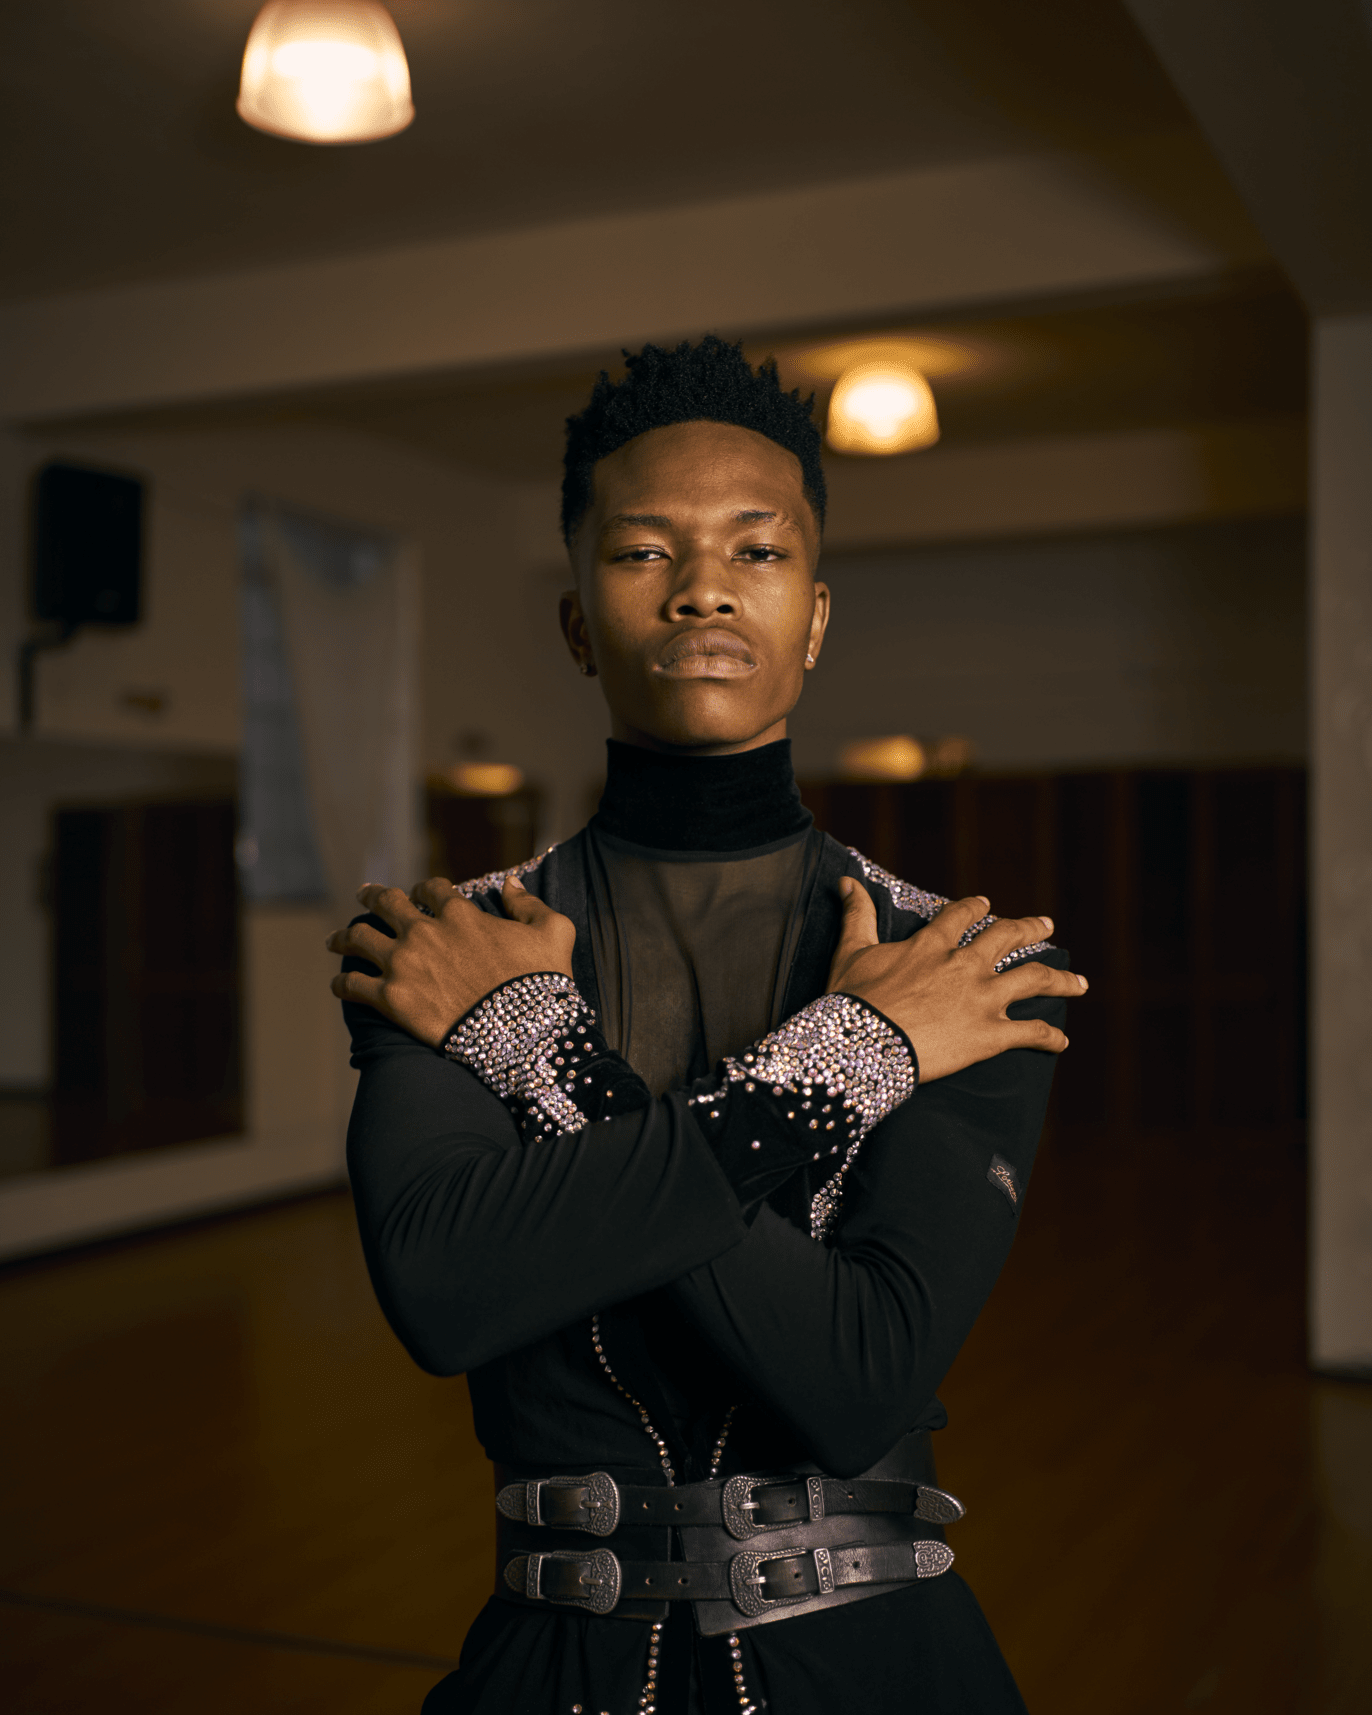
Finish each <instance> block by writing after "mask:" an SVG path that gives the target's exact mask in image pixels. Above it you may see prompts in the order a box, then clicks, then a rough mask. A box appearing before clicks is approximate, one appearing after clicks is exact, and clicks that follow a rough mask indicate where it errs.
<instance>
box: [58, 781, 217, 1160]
mask: <svg viewBox="0 0 1372 1715" xmlns="http://www.w3.org/2000/svg"><path fill="white" fill-rule="evenodd" d="M234 827H235V807H234V804H233V802H232V801H231V800H229V799H223V800H215V801H210V802H202V803H184V802H178V803H165V804H125V805H118V806H115V807H110V808H103V807H102V808H82V809H70V810H62V811H59V812H58V813H57V816H56V819H55V837H54V854H55V855H54V889H53V915H54V955H55V956H54V985H53V987H54V1041H55V1053H54V1078H53V1157H54V1160H55V1161H56V1162H58V1163H59V1164H60V1163H67V1162H75V1161H90V1160H94V1159H96V1158H98V1157H101V1156H106V1155H116V1154H121V1153H123V1152H125V1151H128V1150H135V1149H154V1148H162V1147H167V1146H169V1145H172V1144H178V1143H190V1142H193V1141H195V1140H196V1139H197V1138H204V1137H222V1136H227V1135H231V1134H233V1133H235V1132H239V1131H241V1130H242V1129H243V1077H242V1043H241V1023H240V1014H241V993H240V988H241V984H240V968H239V947H238V883H237V876H236V872H235V868H234V859H233V843H234Z"/></svg>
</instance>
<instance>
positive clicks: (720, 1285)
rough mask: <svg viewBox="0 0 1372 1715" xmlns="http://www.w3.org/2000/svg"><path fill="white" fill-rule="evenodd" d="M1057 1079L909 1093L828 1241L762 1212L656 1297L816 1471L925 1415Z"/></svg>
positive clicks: (874, 1454)
mask: <svg viewBox="0 0 1372 1715" xmlns="http://www.w3.org/2000/svg"><path fill="white" fill-rule="evenodd" d="M1043 962H1044V963H1045V964H1052V965H1055V966H1057V967H1059V968H1065V967H1066V965H1067V955H1066V954H1065V953H1062V952H1060V951H1058V950H1056V949H1054V950H1053V951H1052V952H1049V953H1047V954H1045V955H1044V956H1043ZM1010 1011H1011V1016H1012V1017H1015V1018H1046V1019H1047V1020H1048V1021H1049V1022H1050V1023H1053V1024H1056V1025H1058V1026H1061V1025H1062V1023H1063V1021H1064V1015H1065V1011H1066V1007H1065V1003H1064V1002H1062V1001H1060V1000H1050V999H1042V1000H1034V1001H1024V1002H1020V1003H1018V1004H1016V1005H1015V1006H1013V1007H1012V1008H1011V1009H1010ZM1055 1064H1056V1061H1055V1057H1054V1056H1053V1055H1051V1054H1046V1053H1041V1052H1036V1051H1033V1050H1027V1049H1017V1050H1014V1051H1012V1052H1010V1053H1007V1054H1002V1055H999V1056H998V1057H997V1058H996V1059H994V1060H987V1061H983V1062H982V1063H981V1064H979V1065H976V1066H970V1067H968V1068H967V1069H966V1070H965V1071H963V1072H960V1073H957V1074H956V1075H955V1076H952V1077H948V1078H942V1079H939V1080H938V1081H937V1082H935V1083H932V1084H927V1085H923V1086H921V1088H920V1089H919V1090H918V1091H917V1092H916V1094H915V1095H914V1097H913V1098H912V1099H911V1100H910V1101H908V1102H906V1103H904V1104H903V1105H902V1106H901V1107H899V1108H897V1109H896V1111H895V1112H894V1113H892V1114H891V1115H890V1117H889V1118H888V1119H886V1120H885V1121H884V1122H883V1123H882V1124H881V1125H879V1126H878V1127H877V1128H876V1129H875V1130H874V1131H873V1132H872V1134H871V1135H870V1137H868V1138H867V1140H866V1141H865V1142H864V1144H863V1146H862V1149H861V1151H860V1153H859V1154H858V1156H857V1158H856V1159H855V1160H854V1162H853V1166H852V1169H851V1170H850V1172H849V1174H848V1177H847V1185H846V1188H845V1191H844V1198H843V1205H842V1212H841V1216H840V1219H839V1221H838V1224H837V1227H836V1229H835V1232H834V1236H833V1238H832V1239H831V1241H830V1242H829V1243H827V1244H817V1243H815V1242H814V1241H813V1240H812V1239H810V1238H808V1237H807V1236H806V1235H805V1234H804V1233H803V1232H801V1231H800V1230H799V1229H798V1228H797V1227H796V1226H795V1225H794V1224H793V1223H792V1222H791V1221H788V1220H786V1219H784V1218H783V1217H782V1216H780V1215H778V1214H777V1213H775V1211H774V1210H772V1209H770V1208H764V1209H763V1210H762V1211H761V1213H760V1214H759V1215H758V1217H757V1219H756V1220H755V1221H754V1222H753V1223H752V1225H751V1227H750V1228H749V1231H748V1233H747V1236H746V1237H745V1238H744V1239H743V1241H742V1242H741V1243H739V1244H738V1245H735V1246H733V1247H732V1248H731V1249H730V1250H729V1251H728V1252H727V1254H723V1255H721V1256H719V1257H718V1258H714V1259H712V1260H711V1261H710V1262H709V1263H708V1264H706V1265H705V1266H704V1267H701V1268H696V1269H693V1270H692V1271H691V1272H690V1273H689V1274H687V1275H686V1276H685V1277H684V1278H682V1279H679V1280H678V1281H676V1282H675V1284H674V1285H673V1286H672V1287H671V1288H670V1293H671V1296H672V1297H673V1298H674V1299H675V1300H676V1302H677V1304H678V1305H679V1307H680V1308H681V1309H682V1311H683V1312H684V1313H685V1314H686V1316H687V1317H688V1318H689V1319H690V1320H691V1321H692V1322H693V1323H694V1324H695V1326H696V1327H697V1328H698V1329H699V1330H700V1332H701V1334H702V1335H703V1337H704V1338H705V1340H706V1342H707V1344H708V1345H709V1346H710V1347H711V1348H712V1349H713V1350H714V1351H715V1352H716V1353H717V1354H718V1356H719V1357H720V1358H721V1359H723V1360H724V1361H725V1362H726V1363H728V1364H729V1365H730V1367H731V1368H732V1369H733V1370H734V1371H735V1373H736V1374H737V1375H738V1376H739V1377H741V1378H744V1379H745V1381H746V1385H747V1387H748V1388H749V1390H750V1392H751V1393H752V1394H753V1395H754V1396H755V1397H757V1398H758V1399H759V1400H760V1401H761V1402H762V1403H763V1404H764V1405H766V1406H768V1407H770V1408H771V1410H773V1411H774V1412H776V1413H777V1414H778V1415H779V1416H780V1417H781V1418H782V1419H783V1420H784V1421H785V1422H787V1423H788V1424H789V1425H790V1427H791V1428H792V1429H793V1430H794V1431H795V1433H796V1434H797V1436H798V1438H799V1439H800V1441H801V1443H802V1444H803V1445H804V1446H805V1447H806V1449H807V1451H808V1452H809V1454H810V1456H811V1457H812V1458H813V1459H814V1460H815V1461H816V1462H817V1463H818V1464H820V1465H821V1466H822V1467H823V1468H824V1469H825V1470H828V1471H832V1472H834V1473H835V1474H836V1475H839V1476H846V1475H854V1474H856V1473H858V1472H860V1471H863V1470H866V1469H868V1468H869V1467H870V1466H871V1465H872V1464H873V1463H874V1462H875V1461H876V1460H877V1459H879V1458H880V1457H881V1456H882V1455H883V1454H884V1453H885V1452H886V1451H887V1449H888V1448H890V1447H891V1446H892V1445H894V1443H895V1442H896V1441H897V1440H898V1439H899V1438H900V1436H901V1435H903V1434H904V1433H905V1432H906V1431H907V1430H909V1429H910V1428H912V1427H914V1426H916V1424H917V1423H918V1422H919V1421H920V1418H921V1416H922V1415H923V1414H925V1413H926V1412H927V1410H928V1408H929V1406H930V1404H931V1402H932V1401H933V1398H934V1394H935V1392H936V1390H937V1388H938V1386H939V1384H940V1382H941V1381H942V1379H943V1377H944V1375H945V1374H946V1373H947V1371H948V1368H949V1366H950V1365H951V1364H952V1362H953V1359H954V1358H955V1357H956V1356H957V1353H958V1351H959V1350H960V1348H961V1346H962V1344H963V1342H964V1341H965V1340H966V1338H967V1336H968V1334H969V1333H970V1332H971V1329H972V1325H973V1323H974V1322H975V1321H976V1318H977V1316H978V1314H979V1312H980V1310H981V1308H982V1305H983V1304H984V1303H985V1301H986V1298H987V1296H988V1295H989V1293H990V1291H991V1289H992V1287H993V1286H994V1285H995V1282H996V1279H997V1277H998V1275H999V1274H1000V1271H1001V1268H1002V1267H1003V1265H1004V1262H1005V1259H1006V1256H1007V1255H1008V1253H1009V1249H1010V1243H1011V1240H1012V1239H1013V1237H1014V1231H1015V1225H1016V1221H1017V1217H1018V1213H1019V1209H1020V1207H1021V1205H1022V1200H1023V1196H1024V1190H1025V1187H1026V1186H1027V1184H1028V1180H1029V1174H1030V1170H1031V1168H1032V1166H1033V1160H1034V1155H1035V1151H1036V1149H1037V1146H1038V1137H1039V1131H1040V1128H1041V1126H1042V1123H1043V1115H1044V1110H1045V1107H1046V1105H1047V1100H1048V1091H1049V1086H1050V1084H1051V1081H1052V1075H1053V1069H1054V1066H1055Z"/></svg>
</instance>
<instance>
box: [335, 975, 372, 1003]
mask: <svg viewBox="0 0 1372 1715" xmlns="http://www.w3.org/2000/svg"><path fill="white" fill-rule="evenodd" d="M382 986H383V984H382V979H381V978H380V977H369V976H367V975H365V974H364V973H363V972H362V971H338V972H336V973H335V975H334V977H333V979H332V981H331V982H330V983H329V987H330V989H331V990H332V991H333V993H334V994H335V995H337V997H338V999H339V1000H357V1001H365V1002H366V1003H367V1004H368V1005H369V1006H374V1005H375V1004H376V999H377V996H378V995H379V994H380V993H381V990H382Z"/></svg>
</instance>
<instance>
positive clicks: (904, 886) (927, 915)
mask: <svg viewBox="0 0 1372 1715" xmlns="http://www.w3.org/2000/svg"><path fill="white" fill-rule="evenodd" d="M848 855H849V856H850V857H852V858H853V859H855V861H856V863H857V866H858V868H859V869H860V870H861V871H862V874H863V877H864V879H865V880H867V881H872V882H875V883H876V885H877V886H878V887H884V888H885V889H886V891H887V892H888V893H889V894H890V895H891V903H892V905H894V906H895V908H896V910H897V911H913V912H914V913H915V915H916V916H917V917H923V918H924V920H925V922H926V923H927V922H930V921H932V920H933V919H934V918H935V917H937V916H938V914H939V912H940V911H942V910H943V908H944V906H945V905H946V904H947V903H948V900H947V898H946V897H945V896H944V895H943V894H942V893H929V892H927V891H926V890H925V889H924V888H922V887H912V886H911V884H910V883H909V882H908V881H902V880H901V879H900V877H899V876H898V875H892V874H891V872H890V870H889V869H883V868H882V867H881V865H880V864H879V863H873V862H872V860H871V858H869V857H864V856H863V855H862V853H861V852H860V851H859V850H858V849H857V847H856V846H849V847H848ZM995 921H996V918H995V914H994V913H992V914H991V915H990V916H987V917H982V918H980V919H978V921H977V922H975V923H974V924H973V925H972V927H971V928H970V929H968V930H966V931H965V932H964V933H963V935H962V938H961V940H960V941H959V942H958V945H959V946H961V947H965V946H966V945H967V943H968V942H969V941H973V940H975V939H976V937H977V936H978V935H980V934H981V932H982V930H983V929H987V928H989V927H990V926H991V924H992V923H994V922H995ZM1052 945H1053V943H1052V942H1051V941H1034V942H1032V943H1031V944H1030V945H1029V946H1027V947H1016V948H1015V950H1014V951H1013V952H1012V953H1007V954H1006V955H1005V957H1004V958H1003V959H1001V960H1000V961H999V962H998V963H997V965H996V967H995V968H996V970H997V971H1008V970H1009V969H1010V967H1011V966H1012V965H1022V964H1023V963H1024V961H1025V960H1026V959H1032V958H1034V957H1035V956H1036V955H1037V954H1039V953H1046V952H1048V951H1049V950H1050V948H1051V947H1052Z"/></svg>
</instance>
